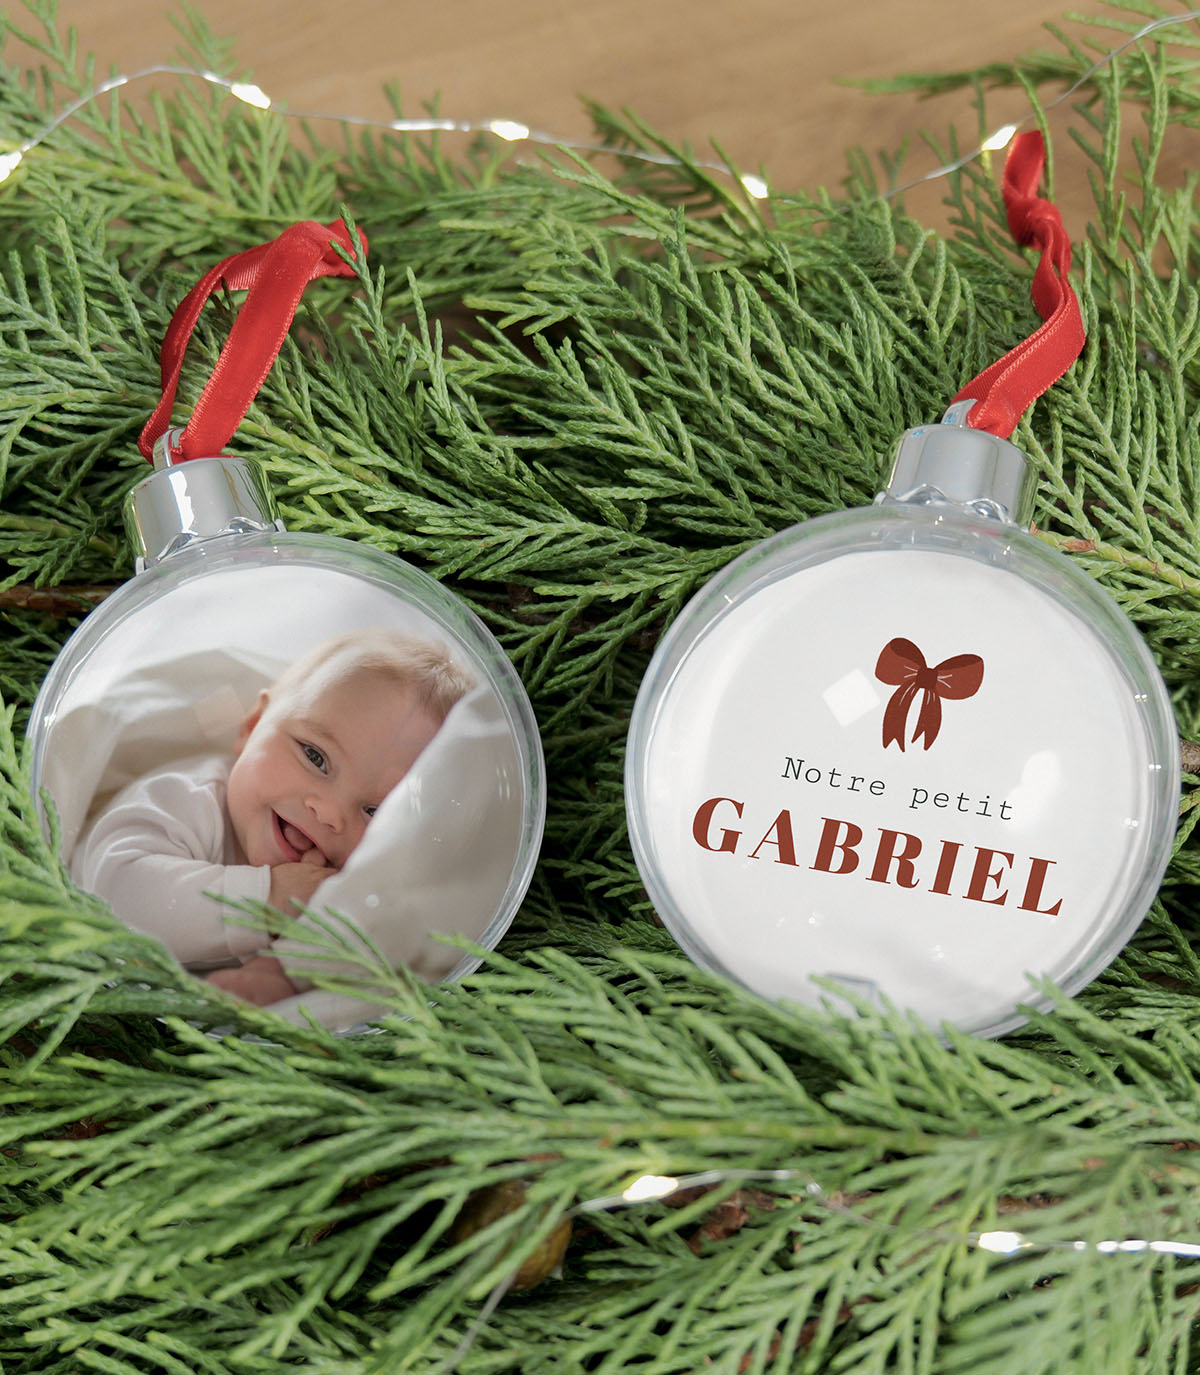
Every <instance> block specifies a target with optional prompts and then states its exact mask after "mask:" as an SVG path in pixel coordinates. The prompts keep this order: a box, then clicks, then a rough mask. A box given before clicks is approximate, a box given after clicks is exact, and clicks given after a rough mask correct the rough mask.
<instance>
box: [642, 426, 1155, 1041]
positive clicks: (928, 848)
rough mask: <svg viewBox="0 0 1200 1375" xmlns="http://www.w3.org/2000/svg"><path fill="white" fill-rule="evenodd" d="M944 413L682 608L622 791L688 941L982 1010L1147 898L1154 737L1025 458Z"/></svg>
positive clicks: (805, 995)
mask: <svg viewBox="0 0 1200 1375" xmlns="http://www.w3.org/2000/svg"><path fill="white" fill-rule="evenodd" d="M961 419H962V411H961V410H960V411H959V412H956V413H955V414H953V415H951V416H948V421H950V424H948V425H946V426H945V427H941V426H930V427H924V428H922V429H919V430H915V431H910V432H909V433H908V435H907V436H906V437H905V440H904V441H903V442H902V445H901V450H900V456H899V458H898V460H897V471H896V473H894V474H893V478H892V481H891V482H890V483H889V487H888V494H885V495H884V496H883V497H881V499H880V502H879V503H877V504H876V505H875V506H873V507H869V508H863V509H858V510H851V511H848V512H845V513H841V514H835V515H829V516H825V517H822V518H820V519H817V520H812V521H809V522H807V523H805V524H803V525H799V526H796V527H794V528H792V529H789V530H785V531H783V532H782V533H780V534H779V535H776V536H775V537H774V538H772V539H769V540H767V541H766V542H764V543H763V544H761V545H759V546H757V547H756V548H754V549H752V550H751V551H749V552H748V553H746V554H745V555H743V556H742V557H741V558H739V559H737V560H736V561H735V562H734V563H732V564H730V565H729V566H728V567H727V568H725V569H724V570H723V571H722V572H721V573H720V574H719V575H718V576H717V577H716V578H714V579H713V580H712V581H711V582H710V583H709V584H707V585H706V586H705V587H704V588H703V589H702V590H701V591H700V593H699V594H698V595H697V596H696V597H695V598H694V599H693V600H692V601H691V602H690V603H689V604H688V606H687V607H685V609H684V611H683V612H682V613H681V615H680V616H679V618H678V619H677V620H676V622H675V623H674V625H673V626H672V627H671V629H670V631H669V632H668V634H667V635H666V637H665V638H664V639H663V641H662V642H661V644H660V646H659V648H658V650H657V653H656V654H655V656H654V659H653V661H652V663H651V665H650V668H649V670H648V672H647V675H646V678H645V680H644V682H643V684H642V688H641V691H640V693H639V695H638V698H637V703H636V706H635V710H634V713H633V719H632V723H631V729H630V735H629V749H628V762H627V770H626V796H627V809H628V818H629V826H630V833H631V839H632V843H633V848H634V853H635V857H636V860H637V863H638V866H639V869H640V870H641V873H642V876H643V879H644V880H645V883H646V887H647V891H648V892H649V895H650V897H651V900H652V901H653V903H654V905H655V908H656V909H657V911H658V912H659V914H660V915H661V917H662V919H663V920H664V922H665V923H666V925H667V927H668V928H669V929H670V931H671V932H672V934H673V935H674V936H675V938H676V939H677V940H678V941H679V943H680V944H681V945H682V946H683V948H684V949H685V950H686V951H687V952H688V953H689V954H690V955H691V956H692V957H693V958H694V959H695V960H696V961H697V962H698V963H700V964H702V965H704V966H706V967H708V968H710V969H713V970H716V971H719V972H722V973H724V974H726V975H728V976H729V977H730V978H732V979H734V980H736V981H738V982H740V983H742V984H744V985H745V986H747V987H749V988H751V989H753V990H755V991H756V992H758V993H760V994H762V995H763V996H765V997H767V998H770V999H790V1000H795V1001H799V1002H803V1003H807V1004H810V1005H816V1004H819V1003H820V1002H821V1001H828V1000H830V999H831V998H832V999H833V1001H834V1002H835V1004H836V1003H839V1002H840V1001H841V1000H840V998H838V996H837V995H838V993H839V992H844V993H845V994H847V995H849V997H850V999H851V1000H852V1001H853V1000H858V1001H860V1002H861V1001H865V1002H867V1003H869V1004H870V1003H876V1004H887V1005H891V1006H894V1007H896V1008H899V1009H902V1010H906V1011H909V1012H912V1013H915V1014H917V1016H919V1017H920V1018H921V1019H922V1020H924V1021H925V1022H927V1023H929V1024H931V1025H933V1026H934V1027H940V1026H941V1025H942V1024H943V1023H945V1024H949V1025H951V1026H953V1027H955V1028H958V1029H960V1030H963V1031H966V1032H972V1033H977V1034H981V1035H999V1034H1002V1033H1003V1032H1005V1031H1008V1030H1011V1029H1012V1028H1014V1027H1016V1026H1018V1025H1020V1024H1021V1023H1022V1022H1023V1021H1025V1020H1026V1017H1027V1013H1026V1012H1025V1011H1024V1010H1023V1009H1025V1008H1028V1007H1032V1008H1037V1009H1047V1008H1049V1007H1050V1006H1052V996H1053V995H1052V993H1051V992H1050V991H1049V990H1048V989H1047V987H1046V983H1045V981H1047V980H1048V981H1050V982H1051V983H1052V984H1053V985H1055V986H1057V987H1058V988H1061V989H1063V990H1065V991H1066V992H1067V993H1073V992H1075V991H1077V990H1079V989H1080V988H1081V987H1083V985H1085V984H1086V983H1087V982H1088V981H1089V980H1091V979H1092V978H1093V977H1094V976H1095V975H1096V974H1097V973H1098V972H1099V971H1100V970H1101V969H1103V968H1104V966H1105V965H1106V964H1108V963H1109V962H1110V961H1111V960H1112V959H1113V958H1114V956H1115V955H1116V954H1117V952H1118V951H1119V950H1120V948H1121V946H1122V945H1123V944H1124V943H1125V941H1126V940H1127V939H1128V938H1129V936H1130V935H1131V933H1132V932H1133V931H1134V929H1135V928H1136V927H1137V925H1138V923H1139V922H1140V921H1141V919H1142V917H1143V916H1144V914H1145V912H1146V910H1147V908H1148V907H1149V905H1150V903H1151V901H1152V900H1153V897H1154V894H1155V892H1156V889H1157V885H1158V883H1159V880H1160V879H1161V876H1162V873H1163V870H1164V868H1165V865H1166V862H1167V858H1168V854H1169V851H1170V846H1171V838H1172V834H1173V831H1174V822H1175V817H1176V810H1177V804H1178V793H1179V764H1178V743H1177V737H1176V732H1175V726H1174V719H1173V715H1172V711H1171V706H1170V702H1169V700H1168V697H1167V694H1166V691H1165V689H1164V687H1163V683H1162V680H1161V677H1160V675H1159V673H1158V670H1157V668H1156V666H1155V664H1154V662H1153V660H1152V659H1151V657H1150V655H1149V653H1148V652H1147V650H1146V647H1145V645H1144V644H1143V642H1142V640H1141V638H1140V637H1139V635H1138V634H1137V632H1136V630H1135V629H1134V627H1133V626H1132V625H1131V623H1130V622H1129V621H1128V619H1127V618H1126V617H1125V615H1124V613H1123V612H1121V611H1120V610H1119V608H1118V607H1117V606H1116V605H1115V603H1113V602H1112V601H1111V600H1110V599H1109V598H1108V596H1107V595H1106V594H1104V593H1103V592H1102V591H1101V590H1100V589H1099V588H1098V587H1097V586H1096V585H1095V584H1094V583H1093V582H1092V581H1091V580H1090V579H1088V578H1087V577H1086V576H1085V575H1084V574H1082V573H1081V572H1079V571H1078V569H1076V568H1075V567H1074V566H1073V565H1072V564H1071V563H1070V561H1069V560H1068V559H1067V558H1065V557H1064V556H1062V555H1060V554H1058V553H1057V552H1056V551H1054V550H1052V549H1050V548H1049V547H1048V546H1047V545H1046V544H1044V543H1043V542H1042V541H1040V540H1038V539H1037V538H1036V537H1035V536H1033V535H1032V534H1030V533H1028V532H1027V531H1026V530H1025V529H1023V528H1021V527H1020V526H1019V525H1018V524H1017V523H1016V519H1014V518H1017V519H1019V518H1020V517H1021V516H1022V515H1024V513H1025V511H1026V510H1027V509H1028V506H1029V481H1028V476H1027V474H1026V472H1025V464H1024V460H1023V457H1022V456H1021V455H1019V454H1018V451H1017V450H1015V449H1014V448H1013V447H1012V446H1011V445H1009V444H1006V443H1005V442H1004V441H1002V440H996V439H994V438H993V437H992V436H982V435H978V434H976V433H975V432H970V431H964V430H963V429H962V428H960V426H961ZM842 1005H843V1006H844V1005H845V1004H844V1003H843V1004H842Z"/></svg>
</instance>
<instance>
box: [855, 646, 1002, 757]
mask: <svg viewBox="0 0 1200 1375" xmlns="http://www.w3.org/2000/svg"><path fill="white" fill-rule="evenodd" d="M875 676H876V678H878V679H879V681H880V682H881V683H887V684H888V685H889V686H891V687H894V688H895V689H896V691H895V692H893V693H892V696H891V699H890V701H889V702H888V704H887V706H886V707H885V708H884V712H883V748H884V749H885V750H886V749H887V747H888V746H889V745H890V744H891V743H892V741H893V740H894V741H895V742H896V743H897V744H898V745H899V746H900V748H901V749H903V748H904V732H905V729H906V727H907V724H908V712H909V708H910V707H911V706H912V704H913V700H914V699H915V697H916V695H917V693H918V692H919V693H921V694H922V696H921V705H920V708H919V710H918V712H917V724H916V727H915V729H914V730H913V733H912V740H911V741H910V743H911V744H914V745H915V744H916V743H917V741H918V740H919V739H920V738H921V737H922V736H924V737H925V748H926V749H928V748H929V747H930V745H932V744H933V742H934V740H936V739H937V733H938V731H939V730H941V728H942V698H943V697H945V698H947V699H948V700H950V701H961V700H962V699H963V698H965V697H974V696H975V694H976V693H977V692H978V691H979V686H980V684H981V683H982V682H983V660H982V659H981V658H980V657H979V655H978V654H955V655H954V656H953V657H952V658H950V659H943V660H942V662H941V663H940V664H936V665H935V666H934V667H933V668H930V667H929V666H928V664H926V662H925V656H924V654H922V653H921V651H920V650H919V649H918V648H917V647H916V645H915V644H913V642H912V641H911V640H904V639H895V640H889V641H888V643H887V644H886V645H884V647H883V649H882V650H881V651H880V654H879V661H878V663H876V665H875Z"/></svg>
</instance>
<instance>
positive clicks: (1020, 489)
mask: <svg viewBox="0 0 1200 1375" xmlns="http://www.w3.org/2000/svg"><path fill="white" fill-rule="evenodd" d="M973 405H975V402H974V401H956V402H955V403H954V405H953V406H951V407H950V408H949V410H947V412H946V414H945V416H943V418H942V421H941V423H940V424H937V425H918V426H917V428H916V429H913V430H906V431H905V433H904V434H903V435H902V436H901V439H900V444H899V447H898V448H897V450H896V459H895V462H894V463H893V465H892V474H891V476H890V477H889V478H888V480H887V485H886V487H885V488H884V490H883V492H881V493H880V495H879V497H878V498H877V500H879V501H889V500H890V501H902V502H907V503H915V504H918V505H920V504H924V503H937V502H949V503H951V504H953V505H955V506H965V507H967V508H968V509H970V510H971V511H973V512H974V513H975V514H976V515H980V516H983V517H985V518H986V519H990V520H1002V521H1010V522H1015V523H1016V524H1017V525H1028V524H1029V521H1030V518H1031V517H1032V515H1033V503H1034V496H1035V494H1036V492H1037V475H1036V473H1034V472H1033V470H1032V469H1031V468H1030V466H1029V460H1028V459H1027V458H1026V457H1025V455H1024V454H1023V453H1022V452H1021V451H1020V449H1018V448H1017V447H1016V445H1014V444H1010V443H1009V442H1008V440H1007V439H1001V438H1000V437H999V436H998V435H994V434H989V433H988V432H987V431H986V430H973V429H970V428H969V427H968V426H967V424H966V417H967V413H968V411H970V409H971V407H972V406H973Z"/></svg>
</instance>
